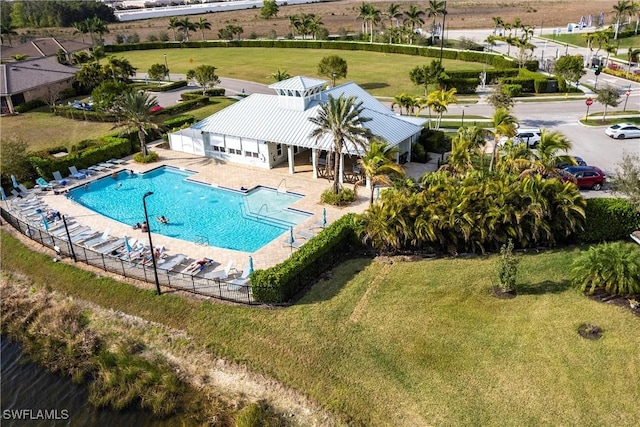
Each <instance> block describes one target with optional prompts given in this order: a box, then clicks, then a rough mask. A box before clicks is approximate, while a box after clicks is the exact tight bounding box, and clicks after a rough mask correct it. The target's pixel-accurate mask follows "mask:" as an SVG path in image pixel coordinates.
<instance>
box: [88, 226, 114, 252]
mask: <svg viewBox="0 0 640 427" xmlns="http://www.w3.org/2000/svg"><path fill="white" fill-rule="evenodd" d="M110 232H111V230H109V229H108V228H107V229H106V230H104V233H102V236H100V237H98V238H95V239H91V240H87V241H86V242H84V243H83V245H84V246H85V247H87V248H91V247H92V246H96V245H100V244H103V243H106V242H107V241H108V240H109V233H110Z"/></svg>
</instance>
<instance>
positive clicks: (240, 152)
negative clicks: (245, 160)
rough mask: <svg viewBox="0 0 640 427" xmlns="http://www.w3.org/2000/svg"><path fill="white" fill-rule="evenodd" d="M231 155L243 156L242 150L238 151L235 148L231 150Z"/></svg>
mask: <svg viewBox="0 0 640 427" xmlns="http://www.w3.org/2000/svg"><path fill="white" fill-rule="evenodd" d="M229 154H237V155H238V156H241V155H242V150H238V149H235V148H229Z"/></svg>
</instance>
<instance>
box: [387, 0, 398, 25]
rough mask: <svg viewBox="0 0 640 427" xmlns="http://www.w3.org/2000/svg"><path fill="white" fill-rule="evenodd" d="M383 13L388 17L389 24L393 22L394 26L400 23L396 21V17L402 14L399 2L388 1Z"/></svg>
mask: <svg viewBox="0 0 640 427" xmlns="http://www.w3.org/2000/svg"><path fill="white" fill-rule="evenodd" d="M385 15H386V16H387V18H389V24H395V26H396V27H398V26H399V25H400V24H399V22H398V18H400V17H401V16H402V12H401V11H400V5H399V4H396V3H389V6H387V12H386V13H385Z"/></svg>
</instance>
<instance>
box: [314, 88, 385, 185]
mask: <svg viewBox="0 0 640 427" xmlns="http://www.w3.org/2000/svg"><path fill="white" fill-rule="evenodd" d="M363 112H364V107H363V106H362V101H357V99H356V97H354V96H350V97H348V98H347V97H345V96H343V95H341V96H340V97H339V98H334V97H333V96H331V95H329V98H328V99H327V102H323V103H322V104H320V108H319V111H318V115H317V116H316V117H309V120H310V121H311V122H312V123H313V124H315V125H316V126H318V127H317V128H315V129H314V130H313V131H312V132H311V134H310V135H309V136H310V137H312V138H316V140H317V141H320V140H322V139H325V138H326V137H330V138H331V139H332V140H333V141H332V143H333V153H334V154H335V159H334V166H333V192H334V194H338V193H339V191H340V178H339V176H338V174H339V173H340V154H342V152H343V151H355V150H362V151H365V150H366V148H367V145H368V143H369V140H370V139H371V138H372V137H373V134H372V133H371V131H370V130H369V129H367V128H366V127H364V126H363V124H364V123H366V122H368V121H370V120H371V118H369V117H363V116H362V114H363Z"/></svg>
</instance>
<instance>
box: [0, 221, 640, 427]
mask: <svg viewBox="0 0 640 427" xmlns="http://www.w3.org/2000/svg"><path fill="white" fill-rule="evenodd" d="M1 243H2V248H3V250H2V265H3V268H6V269H8V270H15V271H20V272H26V273H28V274H29V275H31V276H32V278H33V279H34V281H35V285H36V286H49V287H51V288H54V289H56V290H59V291H61V292H64V293H67V294H71V295H74V296H76V297H78V298H83V299H86V300H90V301H92V302H95V303H97V304H100V305H103V306H106V307H110V308H113V309H115V310H121V311H123V312H125V313H129V314H133V315H138V316H142V317H145V318H147V319H149V320H152V321H156V322H160V323H163V324H166V325H168V326H171V327H174V328H178V329H182V330H185V331H186V332H187V333H188V334H189V335H190V336H191V337H193V339H194V340H195V341H196V342H198V343H200V344H201V345H202V346H203V347H206V348H207V349H209V350H210V351H211V352H213V353H214V354H217V355H220V356H224V357H227V358H229V359H233V360H237V361H241V362H244V363H246V364H247V365H248V366H249V367H251V368H252V369H255V370H256V371H258V372H262V373H265V374H268V375H272V376H274V377H275V378H278V379H280V380H281V381H284V382H286V383H287V384H289V385H291V386H293V387H295V388H296V389H298V390H300V391H302V392H304V393H307V394H308V395H309V396H311V397H312V398H314V399H315V400H317V401H319V402H321V403H322V404H324V405H325V406H327V407H329V408H331V409H333V410H336V411H340V412H342V413H343V414H344V416H345V419H348V420H352V421H353V423H354V425H376V426H397V425H443V424H444V425H465V424H478V425H501V426H502V425H532V424H536V425H539V424H557V423H558V422H561V423H563V424H566V425H617V426H620V425H633V423H634V422H635V421H637V419H638V418H639V417H640V407H638V405H637V401H638V398H639V397H640V385H639V384H640V372H639V369H640V368H639V367H640V355H639V352H638V338H637V337H638V336H640V322H639V321H638V318H637V317H635V316H633V315H632V314H631V313H629V312H627V311H625V310H623V309H621V308H618V307H614V306H610V305H606V304H601V303H597V302H595V301H592V300H590V299H588V298H585V297H584V296H582V295H580V294H579V293H578V292H576V291H575V290H574V289H572V288H570V287H568V286H567V282H566V281H567V274H568V271H569V266H570V262H571V260H572V259H573V258H574V257H575V256H576V255H577V254H578V253H579V249H567V250H561V251H549V252H545V253H540V254H535V255H525V256H523V259H522V262H521V264H520V273H521V274H520V275H519V283H521V284H523V289H524V292H523V293H521V294H519V295H518V297H517V298H515V299H513V300H499V299H496V298H494V297H493V296H492V295H491V293H490V291H489V288H490V285H491V283H492V278H493V275H494V266H495V260H496V257H493V256H491V257H478V258H474V259H439V260H429V261H428V260H425V261H418V262H407V263H403V262H395V263H394V264H393V265H392V266H389V265H387V264H383V263H381V262H377V261H371V260H367V259H358V260H350V261H347V262H345V263H343V264H341V265H340V266H339V267H338V268H336V269H335V270H334V271H333V272H332V277H330V278H329V279H328V280H322V281H320V282H319V283H318V284H317V285H316V286H314V287H313V288H312V289H311V291H310V292H309V293H308V294H307V295H306V296H305V297H304V298H303V299H302V300H301V301H299V302H298V303H296V305H294V306H292V307H289V308H286V309H278V310H261V309H255V308H247V307H239V306H230V305H223V304H215V303H210V302H196V301H191V300H186V299H183V298H180V297H177V296H175V295H170V294H165V295H163V296H161V297H157V296H154V295H153V292H152V291H142V290H139V289H136V288H134V287H132V286H130V285H126V284H122V283H119V282H116V281H113V280H111V279H107V278H96V277H95V275H93V274H91V273H88V272H85V271H81V270H78V269H76V268H74V267H73V266H68V265H64V264H60V263H51V262H50V258H49V257H46V256H43V255H40V254H33V253H31V252H29V251H28V250H26V249H25V248H24V247H23V246H22V245H21V244H19V242H17V241H16V240H15V239H13V238H11V237H10V236H7V235H6V233H2V242H1ZM34 265H36V266H38V268H36V269H34V268H33V266H34ZM387 268H388V269H389V271H388V274H387V275H386V276H385V277H384V280H382V281H381V282H380V284H379V286H378V288H377V289H376V291H375V292H373V293H370V294H369V297H368V300H367V304H366V307H364V310H363V311H362V313H361V315H360V317H359V320H358V322H351V321H349V317H350V316H351V314H352V313H353V311H354V308H355V307H356V305H357V304H358V301H360V300H361V299H362V297H363V296H364V295H365V294H366V293H367V289H368V287H369V286H370V284H371V282H372V281H373V280H374V279H375V278H376V277H379V276H381V275H382V272H383V271H384V270H385V269H387ZM583 322H589V323H594V324H597V325H599V326H600V327H602V328H603V329H604V331H605V332H604V337H603V338H602V339H601V340H599V341H588V340H585V339H583V338H581V337H580V336H579V335H578V333H577V327H578V325H579V324H580V323H583Z"/></svg>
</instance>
